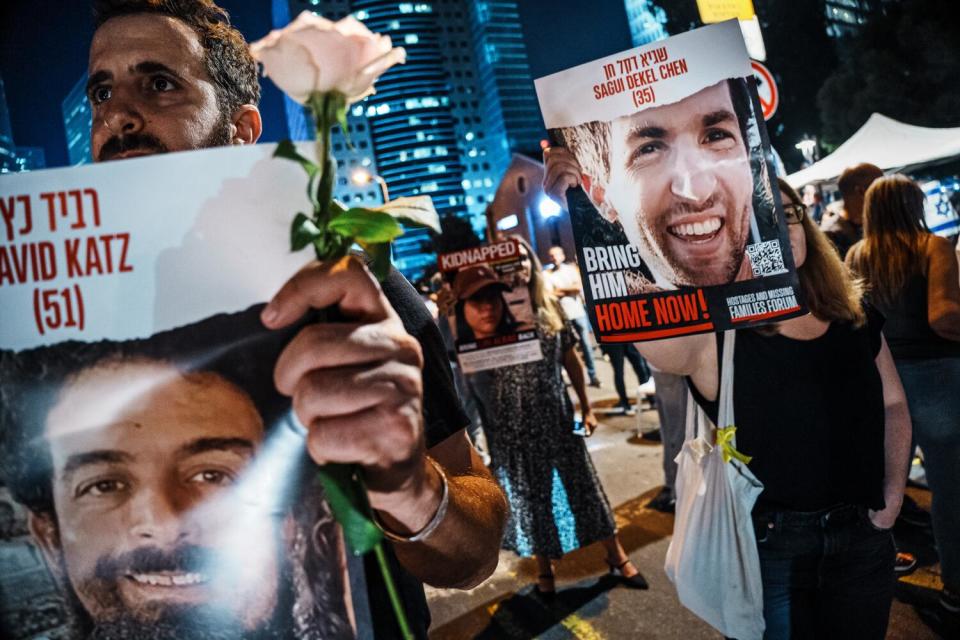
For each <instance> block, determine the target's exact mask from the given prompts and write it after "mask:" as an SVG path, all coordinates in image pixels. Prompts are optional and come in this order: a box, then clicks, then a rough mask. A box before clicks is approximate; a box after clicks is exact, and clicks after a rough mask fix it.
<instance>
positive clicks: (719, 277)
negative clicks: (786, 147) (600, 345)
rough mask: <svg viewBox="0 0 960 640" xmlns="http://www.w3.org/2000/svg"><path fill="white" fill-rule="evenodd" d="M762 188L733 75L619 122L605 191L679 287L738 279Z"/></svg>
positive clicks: (634, 238)
mask: <svg viewBox="0 0 960 640" xmlns="http://www.w3.org/2000/svg"><path fill="white" fill-rule="evenodd" d="M752 193H753V176H752V174H751V172H750V162H749V157H748V154H747V148H746V145H745V144H744V140H743V135H742V133H741V130H740V125H739V119H738V117H737V114H736V112H735V111H734V108H733V102H732V100H731V97H730V90H729V88H728V83H727V82H721V83H719V84H716V85H713V86H711V87H708V88H706V89H703V90H701V91H699V92H697V93H695V94H694V95H692V96H690V97H688V98H685V99H684V100H681V101H680V102H678V103H675V104H671V105H666V106H662V107H654V108H651V109H647V110H645V111H642V112H640V113H637V114H634V115H632V116H626V117H623V118H618V119H616V120H614V121H613V122H611V123H610V179H609V182H608V184H607V187H606V189H605V194H604V195H605V198H606V200H607V202H608V203H609V205H610V207H611V209H612V210H613V211H614V212H616V217H617V219H618V220H619V221H620V224H621V225H622V226H623V229H624V231H625V233H626V235H627V238H628V239H629V240H630V242H631V243H633V244H635V245H637V246H639V247H643V248H645V249H646V253H647V256H648V263H649V266H650V267H651V269H652V270H654V271H656V272H659V273H660V274H662V276H663V277H664V278H666V279H667V280H669V281H670V282H672V283H674V284H676V285H694V286H708V285H717V284H726V283H728V282H732V281H734V280H735V279H738V275H739V274H740V273H741V268H742V267H743V263H744V248H745V246H746V243H747V239H748V238H749V233H750V215H751V214H752V205H751V197H752ZM747 266H748V267H749V265H747ZM746 275H747V276H748V277H749V275H750V272H749V268H748V269H747V272H746Z"/></svg>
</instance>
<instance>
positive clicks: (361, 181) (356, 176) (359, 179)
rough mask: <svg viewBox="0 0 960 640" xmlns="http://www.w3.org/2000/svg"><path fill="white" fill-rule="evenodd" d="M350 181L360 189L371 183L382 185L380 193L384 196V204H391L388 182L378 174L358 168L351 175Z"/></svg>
mask: <svg viewBox="0 0 960 640" xmlns="http://www.w3.org/2000/svg"><path fill="white" fill-rule="evenodd" d="M350 181H351V182H352V183H353V184H355V185H357V186H358V187H362V186H364V185H368V184H370V183H371V182H376V183H377V184H378V185H380V192H381V195H382V196H383V203H384V204H386V203H388V202H390V190H389V189H387V181H386V180H384V179H383V178H382V177H380V176H378V175H377V174H375V173H370V172H369V171H367V170H366V169H363V168H357V169H355V170H354V172H353V173H352V174H350Z"/></svg>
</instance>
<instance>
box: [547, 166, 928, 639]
mask: <svg viewBox="0 0 960 640" xmlns="http://www.w3.org/2000/svg"><path fill="white" fill-rule="evenodd" d="M544 164H545V165H546V177H545V180H544V183H545V185H560V186H561V188H563V189H565V188H566V186H568V185H570V184H574V185H576V184H578V179H579V176H578V175H577V171H576V167H574V169H573V171H571V169H570V166H569V164H568V163H552V162H551V160H550V154H545V161H544ZM778 184H779V187H780V196H781V199H782V200H783V204H784V213H785V216H786V221H787V224H788V229H789V237H790V248H791V250H792V253H793V259H794V263H795V264H796V266H797V270H798V274H799V279H800V288H801V291H802V294H803V298H804V300H805V302H806V305H807V307H808V308H809V310H810V313H808V314H806V315H804V316H800V317H797V318H791V319H789V320H785V321H783V322H779V323H776V324H773V325H769V326H765V327H761V328H758V329H747V330H742V331H738V332H737V340H736V349H735V352H734V363H735V366H734V373H733V375H734V385H733V388H734V413H735V415H736V420H737V448H738V449H739V450H740V451H742V452H743V453H744V454H746V455H748V456H752V460H751V462H750V463H749V466H750V469H751V470H752V471H753V473H754V474H755V475H756V477H757V478H758V479H759V480H760V481H761V482H762V483H763V485H764V489H763V492H762V493H761V494H760V496H759V498H758V499H757V503H756V506H755V507H754V510H753V514H752V517H753V521H754V527H755V529H756V532H757V548H758V553H759V558H760V568H761V577H762V581H763V599H764V618H765V621H766V632H765V634H764V637H765V638H767V639H771V638H775V639H779V638H807V637H814V638H819V637H831V638H845V637H856V638H877V639H879V638H883V637H884V635H885V633H886V628H887V622H888V618H889V614H890V604H891V601H892V599H893V587H894V557H895V554H896V551H895V548H894V543H893V538H892V536H891V534H890V528H891V527H892V526H893V524H894V522H895V520H896V517H897V514H898V512H899V511H900V505H901V503H902V501H903V489H904V486H905V484H906V477H907V468H908V457H909V448H910V437H911V425H910V413H909V411H908V409H907V402H906V396H905V395H904V392H903V387H902V386H901V383H900V377H899V376H898V374H897V370H896V367H895V366H894V363H893V357H892V356H891V355H890V349H889V348H888V347H887V344H886V341H885V340H884V338H883V334H882V333H881V328H882V324H883V319H882V317H881V316H880V314H879V313H878V312H876V311H875V310H874V309H873V308H872V307H870V306H869V305H866V304H864V302H863V301H862V297H863V291H862V288H861V286H860V285H859V284H858V282H857V281H855V280H854V279H853V278H851V277H850V275H849V272H848V271H847V269H846V267H845V266H844V264H843V263H842V262H841V261H840V258H839V256H838V255H837V253H836V251H835V250H834V248H833V247H832V246H831V243H830V241H829V240H828V239H827V238H826V236H824V234H823V232H821V231H820V229H819V228H818V227H817V225H816V223H814V221H813V219H812V218H811V217H810V216H807V215H806V213H807V212H806V207H805V206H804V205H803V203H802V201H801V198H800V196H799V194H797V192H796V191H795V190H794V189H793V188H792V187H791V186H790V185H789V184H787V183H786V182H785V181H783V180H780V179H778ZM548 193H550V195H555V193H551V192H550V189H548ZM722 342H723V334H700V335H695V336H684V337H679V338H671V339H667V340H659V341H653V342H642V343H638V344H637V349H638V350H639V351H640V353H641V354H642V355H643V356H644V357H645V358H646V359H647V360H648V361H649V362H650V363H651V364H652V365H653V366H654V367H656V368H657V369H660V370H662V371H667V372H669V373H674V374H677V375H683V376H687V383H688V385H689V387H690V390H691V393H692V395H693V398H694V399H695V401H696V402H698V403H699V404H700V406H702V407H703V408H704V410H705V411H706V412H707V414H708V415H710V416H711V418H712V419H713V420H714V421H716V419H717V414H718V391H719V384H720V359H719V356H720V353H721V352H722V351H721V346H722Z"/></svg>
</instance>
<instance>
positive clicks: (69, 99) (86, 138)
mask: <svg viewBox="0 0 960 640" xmlns="http://www.w3.org/2000/svg"><path fill="white" fill-rule="evenodd" d="M61 108H62V111H63V130H64V131H65V132H66V134H67V157H68V158H70V164H71V165H74V166H76V165H79V164H88V163H90V162H93V154H92V152H91V150H90V128H91V125H92V124H93V110H92V109H91V108H90V101H89V100H87V74H83V76H81V77H80V79H79V80H78V81H77V83H76V84H75V85H73V88H72V89H71V90H70V93H68V94H67V96H66V97H65V98H64V99H63V102H62V103H61Z"/></svg>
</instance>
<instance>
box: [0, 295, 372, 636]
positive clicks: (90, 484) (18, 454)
mask: <svg viewBox="0 0 960 640" xmlns="http://www.w3.org/2000/svg"><path fill="white" fill-rule="evenodd" d="M261 310H262V305H258V306H255V307H251V308H250V309H248V310H247V311H244V312H240V313H235V314H221V315H217V316H213V317H211V318H208V319H206V320H203V321H201V322H198V323H195V324H192V325H187V326H185V327H180V328H177V329H173V330H170V331H165V332H161V333H158V334H155V335H153V336H151V337H149V338H145V339H139V340H125V341H112V340H102V341H98V342H77V341H68V342H62V343H58V344H55V345H52V346H46V347H40V348H36V349H30V350H27V351H20V352H11V351H3V352H0V404H2V409H0V434H2V438H0V453H2V456H0V471H2V478H3V481H4V483H5V484H6V485H7V486H8V487H9V488H10V491H11V493H12V495H13V497H14V498H15V499H16V500H17V501H18V502H19V503H20V504H22V505H24V506H25V507H26V509H27V511H28V516H27V524H28V527H29V530H30V534H31V536H32V540H33V543H34V544H35V545H36V547H37V548H39V550H40V552H41V553H42V555H43V558H44V560H45V561H46V564H47V568H48V569H49V571H50V573H51V575H52V577H53V580H54V582H55V583H56V584H57V585H58V587H59V590H60V592H61V594H62V595H63V597H64V599H65V601H66V605H67V609H68V615H67V618H68V627H69V631H68V636H66V637H68V638H71V639H73V638H77V639H80V638H95V639H98V640H130V639H133V638H136V639H137V640H174V639H177V640H182V639H184V638H191V639H193V640H221V639H223V640H226V639H228V638H229V639H231V640H266V639H271V640H272V639H280V638H284V639H285V638H307V639H310V640H321V639H326V638H336V639H341V638H353V637H354V629H353V626H352V624H351V617H352V616H351V614H350V611H351V610H352V607H351V603H350V602H349V593H350V589H349V587H348V586H347V585H348V583H349V578H348V575H347V572H346V560H345V555H344V552H343V544H342V537H341V533H340V530H339V526H338V525H337V524H336V522H335V521H334V519H333V517H332V514H331V512H330V510H329V506H328V505H327V503H326V500H325V498H324V494H323V491H322V488H321V487H320V485H319V484H318V482H317V480H316V472H315V471H312V472H311V469H312V468H314V467H313V465H312V464H311V463H310V462H309V459H308V458H307V455H306V451H305V447H304V439H303V435H302V434H298V433H296V432H295V431H293V430H292V429H289V428H287V426H285V425H286V424H287V423H286V422H285V420H284V417H285V416H286V415H288V414H289V411H290V400H289V399H288V398H286V397H283V396H281V395H280V394H279V393H278V392H277V391H276V390H275V388H274V385H273V369H274V364H275V362H276V359H277V356H278V355H279V353H280V351H281V350H282V348H283V346H284V345H285V343H286V341H288V340H289V338H290V337H291V336H292V335H293V334H294V333H295V331H296V330H297V329H298V328H299V327H300V326H302V325H297V327H294V328H292V330H290V329H288V330H283V331H278V332H269V331H267V330H266V329H263V327H262V325H261V324H260V320H259V316H260V311H261ZM0 631H2V629H0ZM0 635H4V634H2V633H0Z"/></svg>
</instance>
